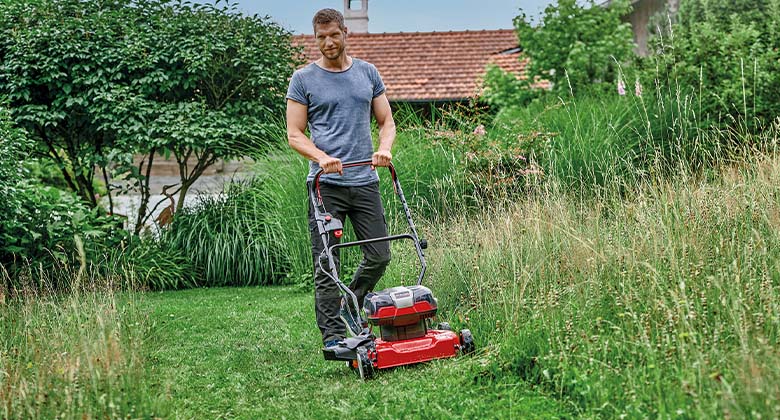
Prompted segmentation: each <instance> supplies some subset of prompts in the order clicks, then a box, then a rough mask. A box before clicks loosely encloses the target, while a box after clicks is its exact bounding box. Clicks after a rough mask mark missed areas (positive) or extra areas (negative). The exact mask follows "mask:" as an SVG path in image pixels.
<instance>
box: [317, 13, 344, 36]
mask: <svg viewBox="0 0 780 420" xmlns="http://www.w3.org/2000/svg"><path fill="white" fill-rule="evenodd" d="M331 22H338V24H339V29H341V30H342V31H343V30H345V29H347V26H346V25H344V15H342V14H341V12H339V11H338V10H336V9H322V10H320V11H319V12H317V13H316V14H315V15H314V18H313V19H312V20H311V26H312V27H313V28H314V31H315V32H316V31H317V25H318V24H319V25H327V24H328V23H331Z"/></svg>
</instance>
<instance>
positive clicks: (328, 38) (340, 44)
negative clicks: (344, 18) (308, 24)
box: [314, 22, 347, 60]
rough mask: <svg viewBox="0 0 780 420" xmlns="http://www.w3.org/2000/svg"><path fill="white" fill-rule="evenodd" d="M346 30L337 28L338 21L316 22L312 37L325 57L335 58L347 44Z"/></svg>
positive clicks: (342, 51)
mask: <svg viewBox="0 0 780 420" xmlns="http://www.w3.org/2000/svg"><path fill="white" fill-rule="evenodd" d="M346 35H347V33H346V30H344V31H342V30H341V28H339V24H338V22H330V23H318V24H317V25H315V26H314V38H315V39H316V40H317V46H318V47H319V48H320V52H322V55H323V56H325V58H327V59H329V60H335V59H337V58H339V57H340V56H341V54H343V53H344V49H345V48H346V46H347V43H346Z"/></svg>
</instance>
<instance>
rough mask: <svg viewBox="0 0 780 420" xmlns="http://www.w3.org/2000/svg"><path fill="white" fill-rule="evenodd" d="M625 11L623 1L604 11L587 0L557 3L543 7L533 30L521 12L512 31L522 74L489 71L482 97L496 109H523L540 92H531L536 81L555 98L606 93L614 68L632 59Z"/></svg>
mask: <svg viewBox="0 0 780 420" xmlns="http://www.w3.org/2000/svg"><path fill="white" fill-rule="evenodd" d="M629 10H630V6H629V2H628V1H625V0H617V1H612V2H611V4H610V6H609V7H601V6H598V5H596V3H595V2H594V1H592V0H591V1H589V2H588V4H587V5H583V4H580V2H578V1H576V0H558V1H557V2H556V3H554V4H551V5H549V6H547V8H546V9H545V11H544V16H543V17H542V20H541V22H539V24H538V25H536V26H534V22H533V20H532V19H530V18H529V17H528V16H527V15H526V14H525V13H523V14H521V15H520V16H517V17H516V18H515V21H514V22H515V28H516V29H517V34H518V38H519V39H520V44H521V45H522V47H523V52H524V56H526V57H527V58H528V59H529V62H528V64H527V66H526V72H525V76H524V77H523V78H521V79H517V78H515V77H514V76H512V75H507V74H505V73H503V72H502V71H500V70H499V69H498V68H493V69H491V70H489V71H488V74H487V77H486V80H485V85H486V92H485V98H486V99H487V100H488V102H490V103H491V104H493V105H497V106H507V105H513V106H520V105H525V104H527V103H528V102H529V101H530V100H531V99H533V98H535V97H538V96H539V95H541V94H543V90H540V89H532V87H534V85H535V84H536V83H537V82H539V81H540V80H542V79H543V80H547V81H549V82H550V89H551V90H552V92H554V93H555V94H556V95H568V94H569V93H570V92H574V93H578V92H580V91H588V90H596V91H605V90H608V89H610V88H611V86H612V85H613V83H614V82H616V81H617V80H618V78H619V76H620V72H619V66H620V65H621V64H622V63H624V62H627V61H628V60H629V59H631V58H632V57H633V47H634V44H633V35H632V32H631V26H630V24H628V23H624V22H622V21H621V17H622V16H624V15H625V14H626V13H627V12H628V11H629Z"/></svg>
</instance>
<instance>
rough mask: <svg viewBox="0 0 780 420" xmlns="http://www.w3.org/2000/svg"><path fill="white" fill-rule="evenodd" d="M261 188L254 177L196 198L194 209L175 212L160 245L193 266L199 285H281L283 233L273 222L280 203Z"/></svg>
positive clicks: (284, 263) (284, 253) (285, 235)
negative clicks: (210, 194) (197, 199)
mask: <svg viewBox="0 0 780 420" xmlns="http://www.w3.org/2000/svg"><path fill="white" fill-rule="evenodd" d="M266 183H267V181H265V180H263V179H261V178H255V179H253V180H250V181H244V182H238V183H234V184H229V185H228V186H227V188H226V189H225V191H224V192H223V193H222V194H220V195H216V196H208V195H202V196H200V197H199V201H198V203H197V204H196V205H195V206H194V207H192V208H185V209H184V210H183V211H180V212H178V213H176V216H175V217H174V221H173V223H172V224H171V225H170V226H168V227H166V228H165V229H164V230H163V232H162V234H161V239H160V240H161V246H162V247H163V249H166V250H172V251H173V252H176V253H181V254H183V255H184V256H186V258H187V259H189V260H190V261H192V263H193V265H194V266H195V267H197V269H198V271H199V272H200V273H201V274H202V278H201V279H199V280H198V284H199V285H201V286H228V285H230V286H248V285H265V284H279V283H282V282H283V281H284V279H285V275H286V273H287V271H288V266H289V259H288V257H287V250H286V245H287V244H288V243H289V239H288V232H286V231H285V230H284V229H282V221H281V220H279V219H278V218H276V217H275V215H276V211H275V210H274V209H275V208H276V207H277V206H278V203H279V202H280V200H279V198H278V196H276V195H275V194H274V191H273V190H272V189H268V188H265V185H266Z"/></svg>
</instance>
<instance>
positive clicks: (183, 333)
mask: <svg viewBox="0 0 780 420" xmlns="http://www.w3.org/2000/svg"><path fill="white" fill-rule="evenodd" d="M141 305H142V308H141V309H142V310H145V311H147V313H148V314H149V316H150V318H151V319H150V321H151V322H152V323H153V328H152V330H153V335H152V337H150V340H149V342H148V345H147V351H148V352H149V354H148V356H147V359H148V370H149V372H148V374H149V375H151V377H153V378H156V379H157V380H156V383H155V385H154V387H155V388H157V390H156V391H157V392H160V393H162V394H163V395H164V399H165V400H166V401H167V402H168V406H169V409H170V416H169V417H170V418H246V419H249V418H252V419H256V418H273V419H297V418H306V419H310V418H352V417H361V418H376V419H395V418H425V419H431V418H502V419H506V418H561V417H570V415H569V413H568V411H567V410H566V409H565V407H564V406H563V404H562V403H561V402H560V401H556V400H554V399H551V398H548V397H546V396H544V395H540V394H538V393H536V392H534V391H531V390H530V389H529V387H528V386H527V385H526V384H524V383H522V382H511V381H504V382H502V381H499V382H492V383H489V384H482V383H480V381H478V380H476V376H477V373H476V372H478V371H479V369H478V366H479V365H480V364H481V363H482V362H483V359H482V357H484V356H481V355H480V354H479V353H478V354H477V355H476V356H474V357H464V358H458V359H449V360H440V361H435V362H431V363H425V364H420V365H415V366H411V367H405V368H398V369H392V370H388V371H382V372H380V373H379V374H378V376H377V377H376V378H375V379H373V380H370V381H366V382H363V381H361V380H360V379H359V378H358V377H357V376H356V375H355V374H353V373H352V372H351V371H350V370H349V369H348V368H347V367H346V366H345V365H344V364H343V363H339V362H327V361H325V360H324V359H323V358H322V354H321V351H320V348H321V344H320V339H319V332H318V330H317V327H316V324H315V322H314V311H313V306H314V305H313V296H312V293H306V292H302V291H300V290H299V289H296V288H291V287H273V288H225V289H199V290H187V291H179V292H165V293H155V294H148V295H147V296H146V298H145V299H144V300H143V303H142V304H141ZM477 340H479V337H477ZM484 344H485V343H481V342H479V341H478V345H481V346H482V347H483V348H484Z"/></svg>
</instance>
